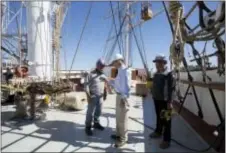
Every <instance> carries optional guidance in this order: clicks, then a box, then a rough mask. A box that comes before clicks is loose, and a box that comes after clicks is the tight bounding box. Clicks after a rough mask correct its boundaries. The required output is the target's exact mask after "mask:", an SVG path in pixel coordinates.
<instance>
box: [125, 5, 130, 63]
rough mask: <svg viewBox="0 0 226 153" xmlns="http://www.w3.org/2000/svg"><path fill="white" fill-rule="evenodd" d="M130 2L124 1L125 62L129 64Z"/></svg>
mask: <svg viewBox="0 0 226 153" xmlns="http://www.w3.org/2000/svg"><path fill="white" fill-rule="evenodd" d="M129 18H130V2H126V31H127V32H126V34H125V44H126V46H125V64H126V66H129V64H130V63H129V57H130V55H129V54H130V53H131V52H130V49H131V48H130V44H131V42H130V40H131V33H130V20H129Z"/></svg>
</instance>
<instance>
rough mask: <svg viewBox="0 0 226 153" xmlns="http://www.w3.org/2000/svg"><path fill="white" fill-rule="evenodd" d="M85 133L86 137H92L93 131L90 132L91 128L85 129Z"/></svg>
mask: <svg viewBox="0 0 226 153" xmlns="http://www.w3.org/2000/svg"><path fill="white" fill-rule="evenodd" d="M85 131H86V134H87V135H88V136H92V135H93V131H92V130H91V127H86V129H85Z"/></svg>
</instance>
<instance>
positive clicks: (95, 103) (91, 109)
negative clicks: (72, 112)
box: [85, 96, 103, 127]
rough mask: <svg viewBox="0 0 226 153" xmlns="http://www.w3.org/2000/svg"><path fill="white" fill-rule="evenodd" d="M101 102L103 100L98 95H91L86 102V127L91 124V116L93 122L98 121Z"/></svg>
mask: <svg viewBox="0 0 226 153" xmlns="http://www.w3.org/2000/svg"><path fill="white" fill-rule="evenodd" d="M102 103H103V100H102V98H101V97H100V96H93V97H91V100H90V102H89V103H88V109H87V112H86V122H85V124H86V127H91V126H92V121H93V118H94V123H99V118H100V115H101V113H102ZM93 116H94V117H93Z"/></svg>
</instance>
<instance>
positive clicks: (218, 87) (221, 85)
mask: <svg viewBox="0 0 226 153" xmlns="http://www.w3.org/2000/svg"><path fill="white" fill-rule="evenodd" d="M180 82H181V83H183V84H188V85H194V86H197V87H202V88H211V89H213V90H220V91H225V83H220V82H211V83H204V82H201V81H193V82H190V81H188V80H180Z"/></svg>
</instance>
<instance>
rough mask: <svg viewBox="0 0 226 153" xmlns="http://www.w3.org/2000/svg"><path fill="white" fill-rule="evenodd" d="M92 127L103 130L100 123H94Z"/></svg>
mask: <svg viewBox="0 0 226 153" xmlns="http://www.w3.org/2000/svg"><path fill="white" fill-rule="evenodd" d="M93 128H95V129H98V130H101V131H103V130H104V127H103V126H102V125H100V123H94V125H93Z"/></svg>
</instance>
